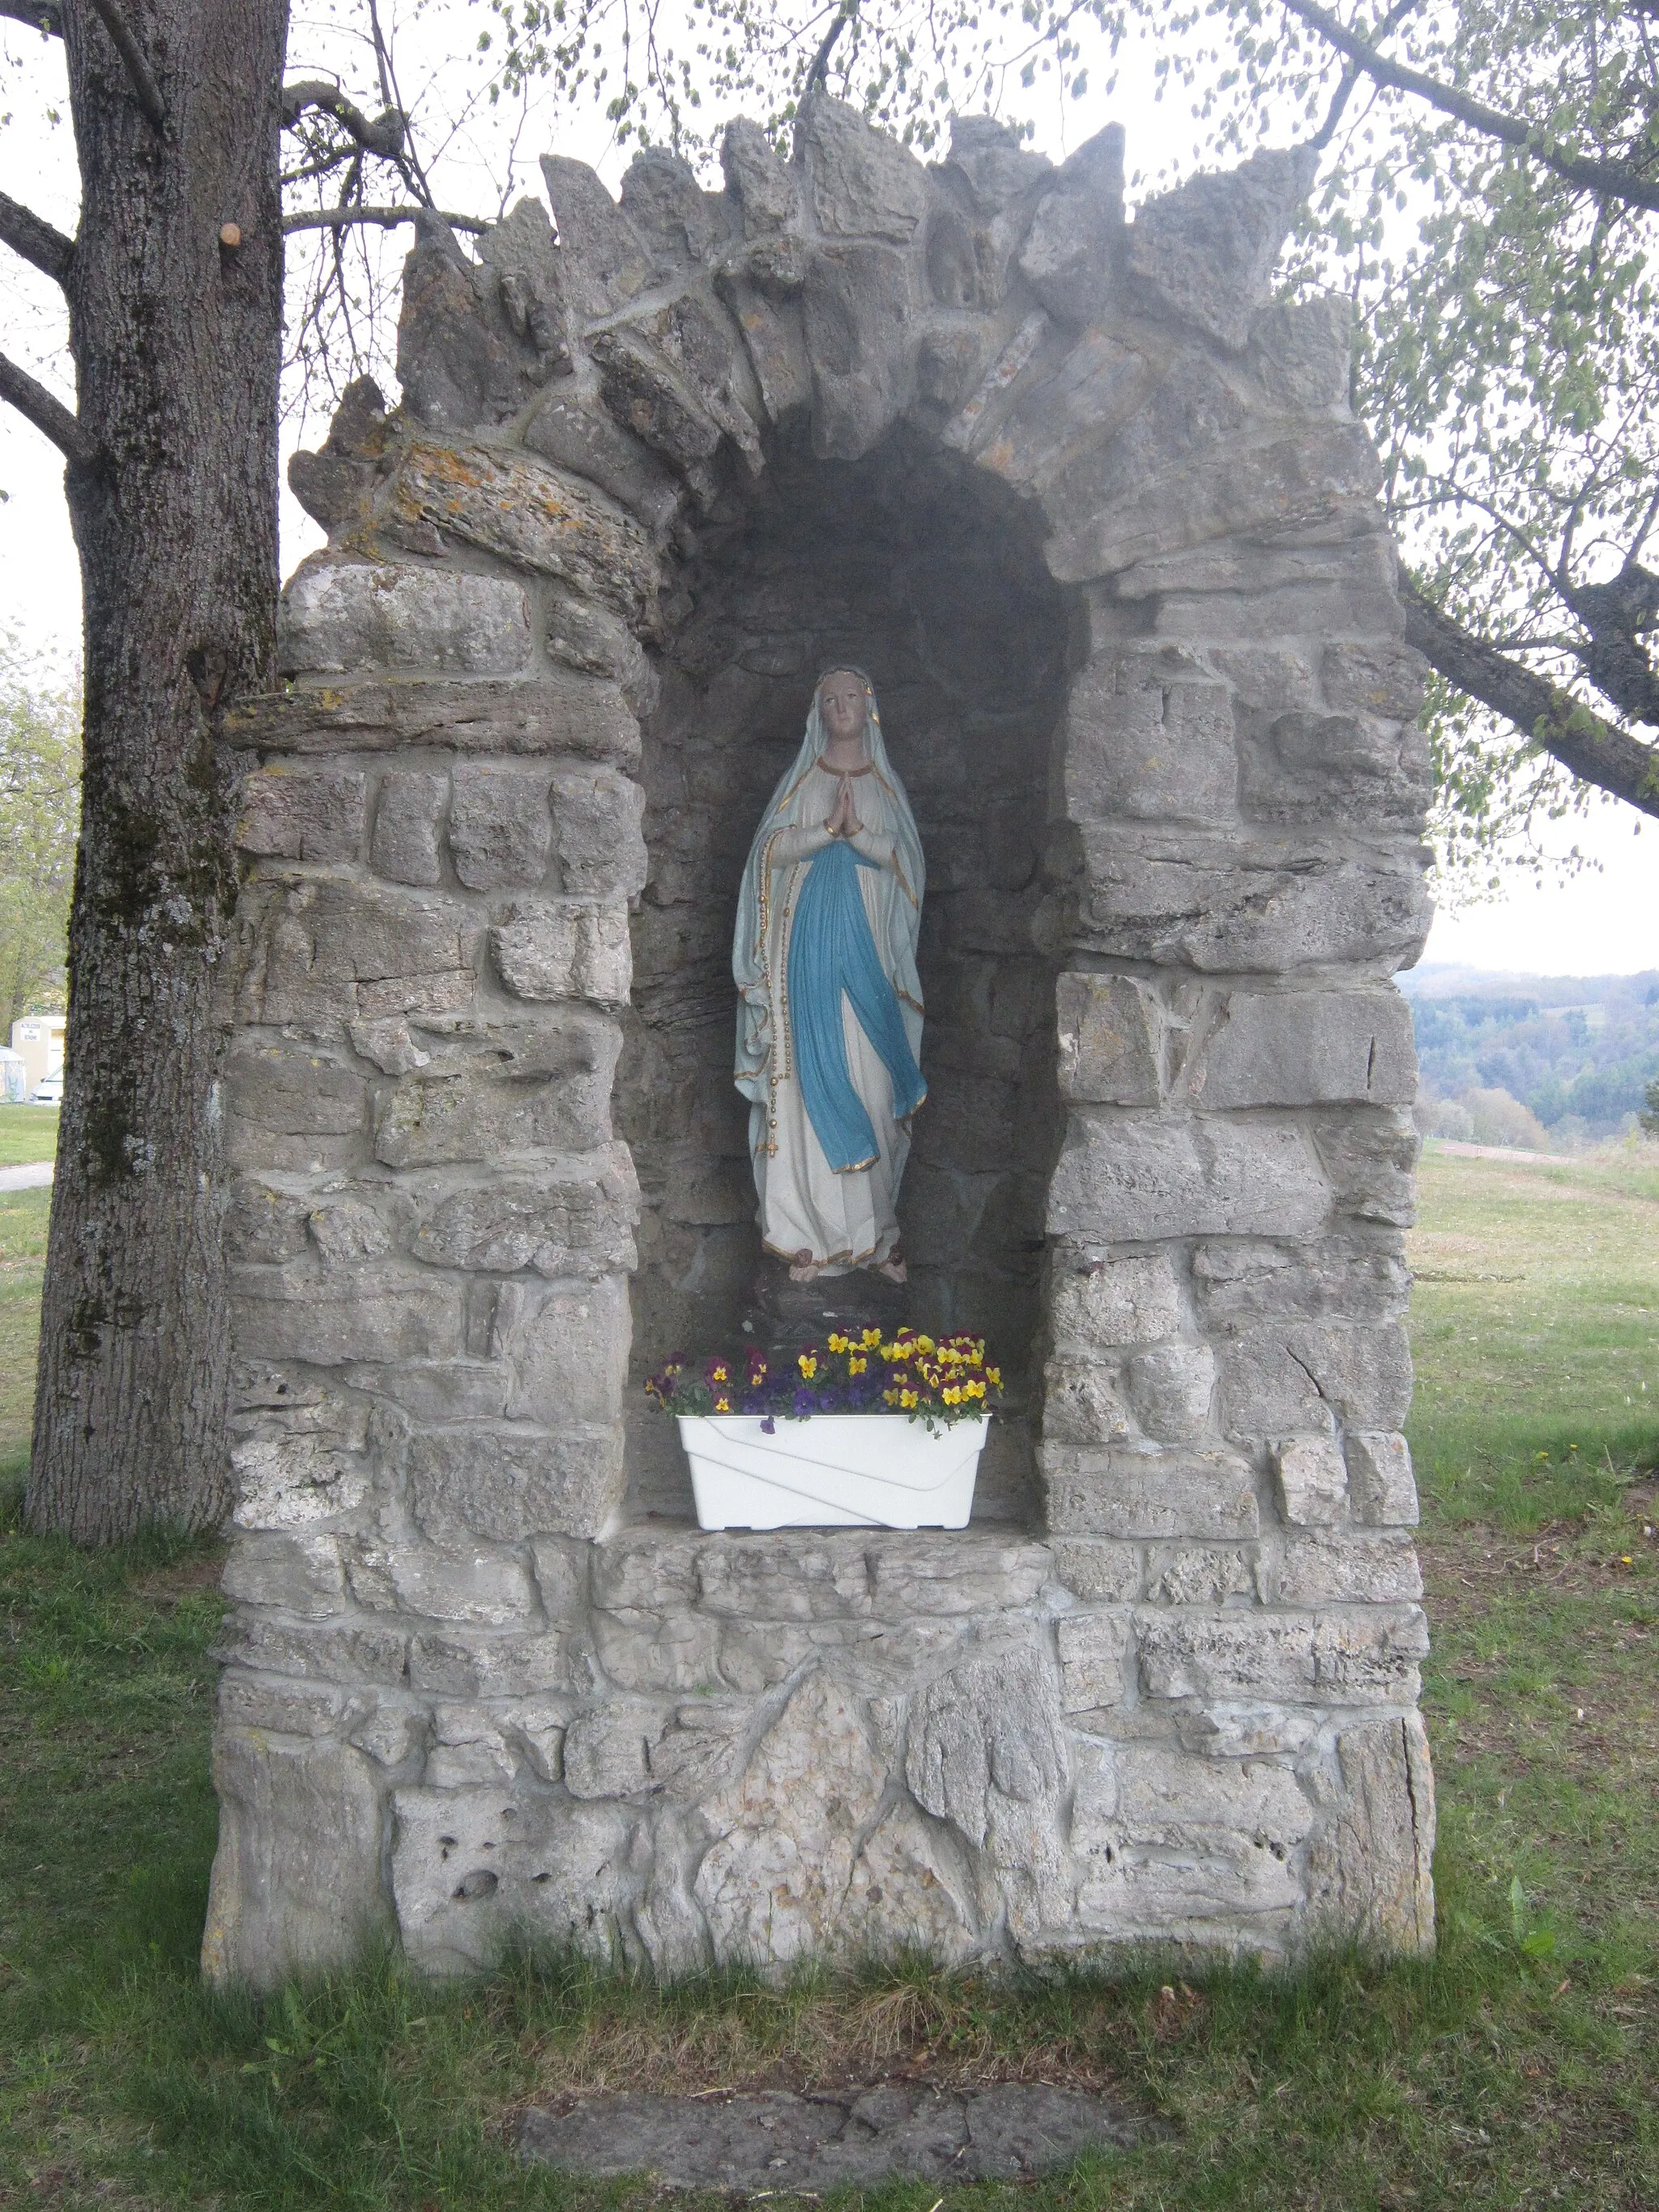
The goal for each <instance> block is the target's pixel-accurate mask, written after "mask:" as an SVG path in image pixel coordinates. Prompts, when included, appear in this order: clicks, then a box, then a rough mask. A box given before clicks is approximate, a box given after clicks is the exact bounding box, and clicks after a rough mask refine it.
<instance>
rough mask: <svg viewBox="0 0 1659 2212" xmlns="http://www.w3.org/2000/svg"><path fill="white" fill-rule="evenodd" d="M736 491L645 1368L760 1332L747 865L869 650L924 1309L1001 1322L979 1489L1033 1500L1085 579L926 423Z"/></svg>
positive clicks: (644, 1067) (690, 708) (701, 589)
mask: <svg viewBox="0 0 1659 2212" xmlns="http://www.w3.org/2000/svg"><path fill="white" fill-rule="evenodd" d="M734 507H735V512H734V513H732V515H731V516H730V518H729V519H727V520H726V521H725V522H724V523H723V525H721V526H717V527H715V528H713V529H710V530H708V531H706V532H703V533H702V536H701V541H700V544H699V546H698V549H697V551H696V555H695V556H693V557H692V558H691V559H690V560H689V561H687V562H685V563H684V567H683V568H678V569H677V572H676V574H675V576H674V578H673V588H672V590H671V593H670V594H669V599H670V605H671V609H672V611H674V612H675V613H677V614H678V616H679V619H678V621H677V622H672V623H670V624H666V625H665V637H664V642H663V644H662V646H661V647H660V648H659V652H658V653H657V655H656V659H657V665H658V668H659V672H660V675H661V678H662V689H661V696H660V699H659V704H658V706H657V708H656V709H655V711H654V712H653V714H652V715H651V716H650V717H649V718H648V720H647V722H646V725H645V731H644V752H643V762H642V765H641V781H642V783H643V785H644V787H645V792H646V811H645V823H644V827H645V836H646V844H647V853H648V854H649V855H650V860H649V872H648V874H647V883H646V890H645V896H644V899H643V902H642V903H641V911H640V912H639V914H638V915H636V916H635V922H634V931H633V937H634V994H633V997H634V1012H633V1018H632V1020H631V1021H630V1023H629V1024H628V1038H629V1042H627V1044H626V1045H625V1046H624V1048H623V1060H622V1064H621V1066H620V1069H619V1071H618V1084H617V1097H618V1104H617V1127H618V1133H619V1134H620V1135H622V1136H623V1139H625V1140H626V1141H627V1143H628V1145H629V1149H630V1151H631V1152H632V1154H633V1157H634V1162H635V1167H636V1169H637V1170H638V1172H639V1176H640V1182H641V1192H642V1218H641V1227H640V1231H639V1245H640V1264H639V1267H638V1268H637V1270H636V1271H635V1276H634V1279H633V1316H634V1349H633V1360H632V1370H633V1379H634V1380H635V1381H636V1382H637V1381H639V1380H641V1379H642V1378H643V1376H646V1375H647V1374H649V1373H650V1372H651V1371H652V1370H653V1369H654V1368H656V1367H658V1366H659V1365H660V1364H661V1363H662V1361H663V1360H664V1359H665V1358H667V1357H668V1356H669V1355H670V1354H671V1352H674V1351H675V1350H676V1349H678V1348H682V1347H685V1346H691V1347H693V1348H698V1347H706V1346H716V1345H720V1344H730V1343H734V1342H738V1341H741V1339H740V1337H739V1335H738V1331H739V1328H740V1325H741V1321H742V1316H743V1314H744V1310H745V1307H746V1306H747V1305H748V1304H749V1302H750V1294H751V1288H752V1284H753V1279H754V1276H755V1273H756V1269H757V1266H758V1264H759V1262H760V1259H761V1252H760V1244H759V1234H758V1231H757V1227H756V1225H755V1194H754V1182H753V1177H752V1174H751V1171H750V1160H749V1126H748V1109H747V1106H746V1105H745V1104H744V1102H743V1100H742V1099H740V1098H739V1097H738V1094H737V1092H736V1091H735V1089H734V1088H733V1086H732V1080H731V1071H732V1006H733V994H732V980H731V952H732V947H731V936H732V909H733V901H734V896H735V887H736V884H737V882H738V877H739V876H740V874H741V873H742V870H743V864H744V856H745V854H746V853H747V851H748V848H749V842H750V837H751V836H752V835H753V830H754V825H755V823H757V821H758V820H759V818H760V815H761V811H762V809H763V806H764V805H765V803H766V800H767V798H768V797H769V794H770V792H771V789H772V787H773V785H774V784H775V782H776V780H777V778H778V776H779V775H780V774H781V773H782V771H783V769H785V768H786V767H787V764H788V763H789V761H790V760H791V759H792V758H793V756H794V752H795V750H796V748H797V746H798V745H799V742H800V728H801V723H802V720H803V719H804V715H805V707H806V704H807V702H808V701H809V700H810V697H811V687H812V684H813V682H814V680H815V678H816V677H817V673H818V671H820V670H821V669H823V667H825V666H827V665H830V664H831V663H832V662H833V661H835V660H836V659H837V658H842V659H851V660H853V661H854V662H855V663H856V664H857V665H860V666H861V667H863V668H865V669H866V670H867V671H868V672H869V674H870V675H871V676H872V678H873V680H874V682H875V684H876V690H877V695H878V699H879V701H880V702H881V711H882V716H883V721H884V727H885V729H886V731H887V733H888V740H889V744H890V748H891V750H892V752H893V756H894V759H895V763H896V766H897V767H898V769H899V770H900V773H901V774H902V775H903V776H904V778H905V780H906V782H907V785H908V789H909V792H910V797H911V803H912V805H914V807H915V811H916V818H917V823H918V826H919V828H920V829H921V836H922V840H923V846H924V849H925V851H926V853H927V862H928V870H929V880H928V890H927V902H926V906H925V910H924V915H923V931H922V941H921V955H920V966H921V977H922V984H923V989H924V995H925V997H926V1000H927V1006H928V1009H929V1026H928V1030H927V1037H926V1041H925V1045H924V1053H923V1058H924V1061H925V1065H926V1069H927V1082H928V1103H927V1109H925V1111H924V1112H923V1113H922V1114H921V1115H919V1116H918V1118H917V1123H916V1131H915V1148H914V1151H913V1152H912V1157H911V1162H910V1165H909V1167H908V1170H907V1173H906V1179H905V1184H904V1188H903V1191H902V1215H903V1228H904V1235H905V1243H906V1249H907V1250H908V1253H909V1255H910V1256H911V1285H910V1296H909V1301H908V1305H909V1313H910V1317H911V1319H912V1321H913V1322H914V1323H915V1326H917V1327H919V1328H931V1329H941V1330H942V1329H952V1328H975V1329H979V1330H981V1331H986V1332H988V1333H989V1334H990V1335H991V1336H992V1338H993V1340H994V1342H995V1345H996V1346H997V1350H998V1352H999V1355H1000V1357H1001V1358H1002V1360H1003V1363H1004V1367H1005V1371H1006V1375H1007V1376H1008V1378H1009V1383H1010V1390H1011V1397H1012V1411H1011V1412H1010V1413H1009V1415H1008V1417H1007V1418H1006V1419H1005V1420H1003V1421H1002V1422H1000V1424H999V1425H998V1431H997V1436H996V1442H995V1445H994V1449H992V1451H991V1453H990V1455H989V1457H988V1460H987V1464H986V1465H985V1467H984V1468H982V1470H981V1486H980V1489H979V1492H978V1495H977V1499H976V1508H975V1510H976V1512H977V1514H978V1516H980V1517H981V1518H987V1517H998V1518H1018V1519H1024V1520H1027V1521H1029V1520H1030V1518H1031V1517H1032V1514H1033V1510H1034V1505H1035V1500H1034V1498H1033V1496H1032V1480H1033V1465H1032V1454H1031V1422H1030V1413H1029V1411H1028V1410H1027V1407H1028V1404H1029V1398H1030V1361H1031V1350H1032V1346H1033V1343H1034V1340H1035V1339H1036V1334H1037V1329H1038V1322H1039V1313H1040V1305H1041V1297H1040V1291H1041V1275H1042V1249H1043V1241H1044V1239H1043V1216H1044V1210H1045V1206H1046V1204H1047V1198H1048V1178H1049V1176H1050V1174H1051V1172H1052V1170H1053V1167H1054V1156H1055V1153H1056V1152H1057V1150H1058V1146H1059V1140H1060V1130H1059V1111H1058V1108H1059V1100H1058V1094H1057V1091H1056V1084H1055V1032H1054V961H1053V959H1052V958H1051V957H1048V956H1047V955H1046V954H1045V953H1044V952H1043V951H1042V950H1041V949H1040V948H1039V946H1038V945H1037V943H1036V938H1035V935H1034V929H1033V925H1034V923H1035V921H1036V915H1037V912H1038V909H1039V908H1040V906H1041V903H1042V896H1043V892H1044V884H1043V881H1042V860H1043V854H1044V851H1045V849H1046V846H1047V842H1048V805H1049V791H1048V780H1049V770H1050V763H1051V760H1052V757H1053V739H1054V732H1055V730H1056V727H1057V726H1058V724H1059V721H1060V716H1061V714H1063V712H1064V708H1065V700H1066V681H1067V677H1068V673H1069V671H1068V666H1067V656H1068V651H1069V647H1070V644H1071V640H1072V635H1073V628H1074V624H1075V621H1076V616H1077V609H1076V607H1075V605H1074V604H1073V601H1074V597H1075V595H1074V594H1073V593H1072V592H1067V591H1066V589H1064V588H1063V587H1062V586H1059V585H1057V584H1056V583H1055V582H1054V579H1053V578H1052V577H1051V576H1050V575H1049V574H1048V570H1047V568H1045V567H1044V565H1043V562H1042V546H1041V540H1040V538H1039V536H1038V534H1037V532H1036V529H1035V528H1034V527H1033V521H1034V518H1033V517H1032V516H1031V514H1030V512H1029V510H1027V509H1026V508H1025V507H1023V506H1022V504H1021V503H1020V502H1019V501H1017V500H1016V499H1015V498H1014V496H1013V495H1012V493H1010V492H1009V490H1008V489H1007V488H1006V486H1005V485H1003V484H1001V483H998V482H997V481H996V479H995V478H994V477H990V478H987V477H986V476H985V475H984V474H983V473H982V472H981V471H975V470H974V469H973V468H972V467H971V465H969V464H968V463H967V462H966V461H964V460H963V458H962V457H961V456H960V455H959V454H957V453H952V452H951V451H950V450H949V449H948V448H944V449H941V448H940V447H939V445H938V444H937V443H936V442H935V441H931V440H927V439H925V438H923V437H921V436H919V435H917V433H916V432H915V429H914V428H911V427H909V426H908V425H906V426H902V427H901V428H897V429H896V430H894V431H892V432H890V434H889V435H888V436H887V437H886V438H884V440H883V441H881V443H880V444H879V445H878V446H877V447H875V448H874V449H873V451H872V452H871V453H868V454H867V455H866V456H865V457H864V458H863V459H860V460H857V461H852V462H847V461H836V460H821V459H817V457H815V456H814V455H813V453H811V444H810V439H809V436H808V435H807V425H806V424H805V422H801V423H800V424H799V425H798V426H793V428H792V430H791V431H790V432H787V433H786V435H784V436H783V437H782V438H781V439H780V440H779V441H777V443H776V445H775V447H774V448H773V449H772V450H771V451H770V452H769V458H768V465H767V468H766V471H765V472H764V474H763V477H760V478H759V479H758V480H757V484H756V486H755V488H754V491H753V493H752V495H751V496H750V498H748V499H746V500H745V501H743V502H742V503H741V504H740V505H738V504H737V503H736V502H734ZM682 610H684V611H682ZM629 1431H630V1433H629V1475H630V1484H629V1490H630V1498H631V1499H632V1501H633V1508H634V1510H635V1511H637V1510H647V1509H648V1508H649V1507H655V1508H657V1509H658V1510H668V1511H670V1512H676V1513H678V1514H681V1515H683V1516H690V1512H691V1506H690V1495H689V1489H688V1486H687V1480H686V1476H685V1471H684V1455H683V1454H682V1453H681V1451H680V1449H679V1445H678V1440H677V1438H676V1437H675V1436H674V1433H673V1431H671V1429H669V1428H668V1427H667V1426H666V1425H665V1423H664V1422H663V1421H662V1419H661V1418H660V1416H658V1415H655V1414H653V1412H652V1410H651V1408H650V1407H649V1406H648V1405H647V1404H646V1403H645V1401H644V1400H643V1398H642V1396H641V1395H635V1397H634V1398H633V1400H632V1401H631V1402H630V1405H629Z"/></svg>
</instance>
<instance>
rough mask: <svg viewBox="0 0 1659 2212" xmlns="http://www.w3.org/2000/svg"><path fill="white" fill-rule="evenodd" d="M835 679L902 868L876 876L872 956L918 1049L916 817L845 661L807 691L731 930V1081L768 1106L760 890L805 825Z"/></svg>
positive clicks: (869, 694) (871, 709)
mask: <svg viewBox="0 0 1659 2212" xmlns="http://www.w3.org/2000/svg"><path fill="white" fill-rule="evenodd" d="M837 674H844V675H848V676H856V677H857V678H859V681H860V683H861V684H863V686H864V692H865V699H866V716H865V731H864V746H865V750H866V753H867V754H868V755H869V757H870V763H871V766H872V769H873V770H874V771H875V775H876V777H877V779H878V781H879V782H880V784H881V787H882V793H883V799H884V805H883V808H882V814H883V821H882V827H883V829H884V830H885V831H886V832H887V833H888V834H889V835H890V836H891V837H892V839H893V842H894V845H895V847H896V857H897V860H898V864H899V870H900V873H899V875H895V874H893V872H891V871H890V870H889V869H886V868H884V869H882V870H881V871H880V872H879V875H878V878H877V883H876V908H877V914H876V920H875V921H874V923H873V925H872V929H873V934H874V937H875V940H876V951H877V955H878V957H879V959H880V961H881V964H882V967H883V968H884V970H885V971H886V974H887V975H888V978H889V980H890V981H891V983H892V986H893V988H894V989H895V991H896V992H897V994H898V1000H899V1005H900V1007H901V1008H902V1012H903V1015H904V1025H905V1030H906V1032H907V1033H908V1036H909V1039H910V1049H911V1051H912V1053H913V1054H917V1055H918V1056H920V1054H921V978H920V977H919V976H918V975H917V974H916V936H917V933H918V931H919V930H920V928H921V900H922V893H923V890H925V888H926V877H927V872H926V867H925V864H924V862H923V860H922V853H921V838H920V837H919V836H917V834H916V822H915V815H914V814H912V813H911V811H910V801H909V799H908V797H907V796H906V793H905V789H904V786H903V784H902V782H901V781H900V779H899V775H898V771H897V770H896V769H895V768H894V766H893V763H892V762H891V761H890V759H889V758H888V756H887V741H886V739H885V738H884V737H883V735H882V729H881V715H880V713H879V710H878V707H877V704H876V690H875V686H874V684H872V683H871V681H870V678H868V677H867V676H866V674H865V672H864V671H863V670H862V669H861V668H855V667H854V666H853V665H851V663H849V662H848V661H843V660H836V661H832V662H831V663H830V664H829V666H828V667H827V668H826V669H825V670H824V671H823V676H820V677H819V678H818V680H817V684H814V685H813V687H812V705H811V712H810V713H809V714H808V715H807V717H806V733H805V736H804V737H803V738H802V739H801V744H800V750H799V752H798V753H797V754H796V755H795V757H794V759H793V761H792V762H791V763H790V765H789V767H788V768H787V769H786V770H785V771H784V774H783V775H781V777H780V778H779V781H778V787H777V788H776V790H775V792H774V793H772V796H771V799H770V800H769V802H768V805H767V808H766V811H765V813H764V814H763V815H762V817H761V819H760V827H759V828H758V829H757V830H756V832H755V836H754V842H753V843H752V844H751V845H750V848H749V859H748V861H747V863H746V865H745V866H744V872H743V884H742V887H741V889H740V890H739V891H738V922H737V930H736V933H735V934H734V937H733V939H732V976H733V978H734V980H735V981H736V983H737V986H738V1054H737V1071H736V1079H737V1085H738V1090H739V1091H741V1092H742V1093H743V1095H744V1097H745V1098H749V1099H751V1100H753V1101H754V1103H756V1104H757V1105H763V1104H764V1103H765V1101H766V1074H767V1066H768V1061H769V1055H770V1053H771V1048H772V1009H771V1006H770V1005H769V1003H768V997H767V982H766V969H765V959H764V953H763V915H764V913H765V910H766V908H765V901H764V900H763V896H762V893H763V890H764V889H765V858H766V848H767V846H768V845H769V842H771V839H772V837H773V836H774V834H775V832H776V831H777V830H779V829H800V828H803V827H805V823H806V806H807V800H806V798H805V785H806V782H807V779H808V776H809V775H810V774H811V770H812V769H813V768H814V767H815V766H816V765H817V758H818V756H819V754H820V753H821V752H822V751H823V748H824V746H825V744H827V743H828V742H829V736H828V732H826V731H825V729H824V726H823V714H822V713H821V712H820V710H819V706H818V695H819V693H820V691H821V690H823V679H824V677H826V676H835V675H837Z"/></svg>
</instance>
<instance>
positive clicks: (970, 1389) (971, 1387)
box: [962, 1383, 985, 1398]
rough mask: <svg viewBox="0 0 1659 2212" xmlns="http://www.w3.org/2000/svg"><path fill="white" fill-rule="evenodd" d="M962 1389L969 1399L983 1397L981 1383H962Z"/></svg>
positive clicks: (983, 1388) (983, 1390)
mask: <svg viewBox="0 0 1659 2212" xmlns="http://www.w3.org/2000/svg"><path fill="white" fill-rule="evenodd" d="M962 1388H963V1393H964V1395H966V1396H968V1397H969V1398H982V1397H983V1396H984V1395H985V1385H984V1384H983V1383H963V1386H962Z"/></svg>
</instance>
